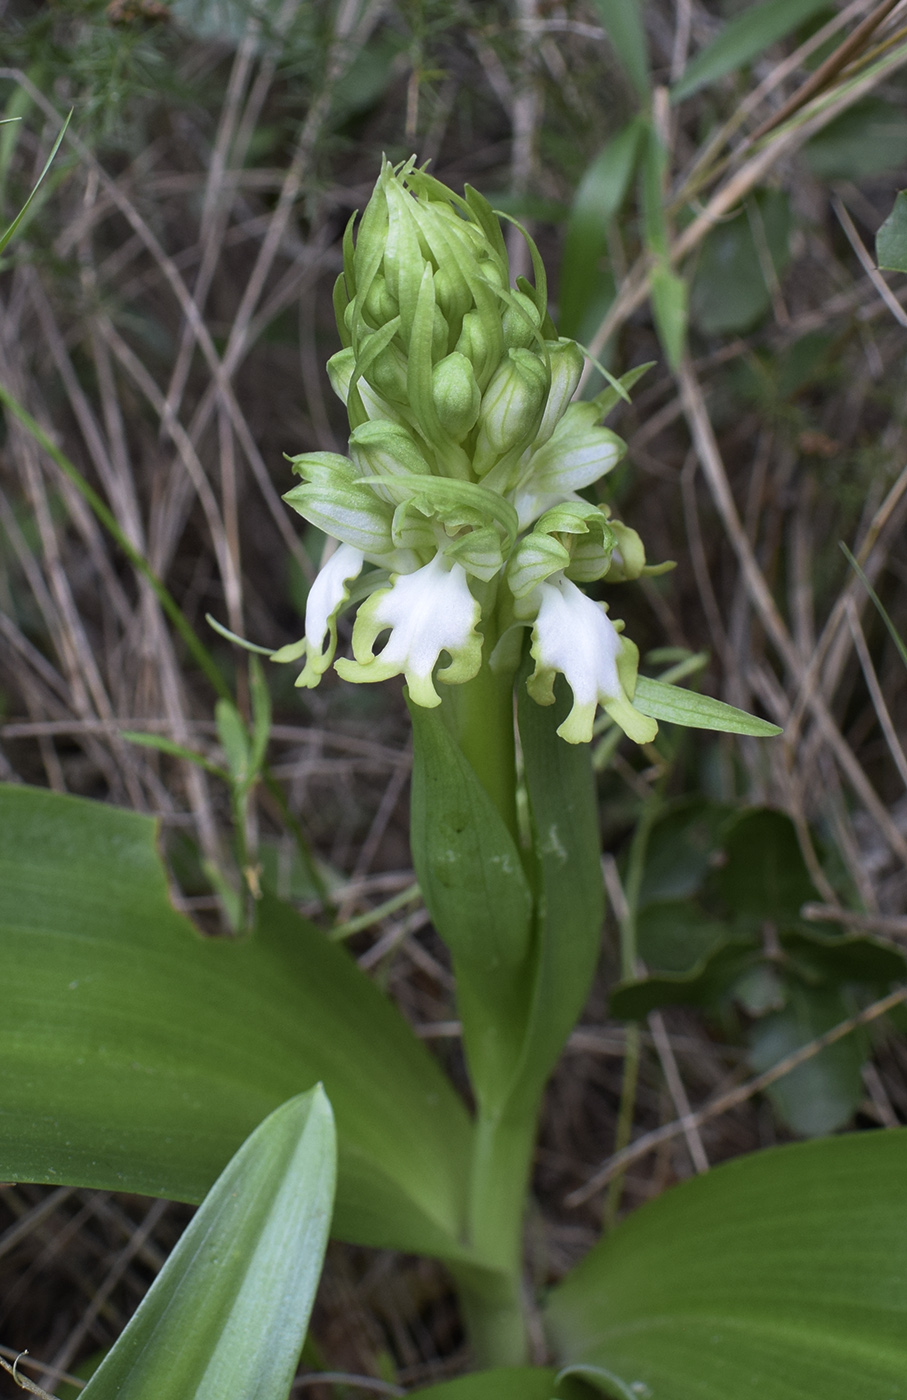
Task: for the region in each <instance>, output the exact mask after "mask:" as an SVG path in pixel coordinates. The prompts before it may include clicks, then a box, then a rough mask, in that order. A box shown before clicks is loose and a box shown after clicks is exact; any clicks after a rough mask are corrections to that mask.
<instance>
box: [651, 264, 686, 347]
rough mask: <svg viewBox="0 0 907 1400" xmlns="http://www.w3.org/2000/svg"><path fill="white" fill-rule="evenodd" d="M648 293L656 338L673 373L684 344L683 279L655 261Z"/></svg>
mask: <svg viewBox="0 0 907 1400" xmlns="http://www.w3.org/2000/svg"><path fill="white" fill-rule="evenodd" d="M650 290H651V297H652V314H653V317H654V319H655V329H656V330H657V331H658V339H659V340H660V341H661V345H662V349H663V350H664V352H665V355H666V357H667V361H668V365H669V367H670V368H671V369H673V370H676V369H677V368H678V366H679V365H680V362H681V360H682V359H683V352H684V349H685V347H686V342H687V317H688V301H689V289H688V287H687V284H686V279H685V278H683V277H681V276H680V274H679V273H677V272H672V271H671V269H670V267H669V266H668V264H667V262H659V263H658V264H657V266H656V267H655V268H654V269H653V271H652V277H651V282H650Z"/></svg>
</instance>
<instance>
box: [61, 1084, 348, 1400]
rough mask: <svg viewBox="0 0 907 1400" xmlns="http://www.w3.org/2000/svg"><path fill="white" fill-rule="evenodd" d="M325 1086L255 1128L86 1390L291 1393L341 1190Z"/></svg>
mask: <svg viewBox="0 0 907 1400" xmlns="http://www.w3.org/2000/svg"><path fill="white" fill-rule="evenodd" d="M336 1157H337V1145H336V1138H335V1134H334V1122H333V1117H332V1115H331V1108H330V1104H329V1103H328V1100H327V1098H326V1096H325V1093H324V1090H323V1089H321V1088H320V1087H317V1088H315V1089H312V1090H310V1091H309V1092H308V1093H307V1094H300V1095H299V1096H298V1097H296V1098H293V1099H290V1100H289V1102H287V1103H285V1104H283V1105H281V1107H280V1108H278V1109H275V1110H274V1112H273V1113H271V1114H270V1115H269V1116H268V1117H267V1118H266V1119H265V1120H264V1122H263V1123H260V1124H259V1126H258V1127H257V1128H256V1129H255V1131H254V1132H253V1133H252V1135H251V1137H249V1138H247V1139H246V1141H245V1142H244V1143H243V1145H242V1147H241V1148H240V1149H239V1151H238V1152H237V1153H236V1154H235V1155H234V1156H233V1157H232V1158H231V1159H230V1161H229V1162H228V1163H227V1166H226V1167H225V1168H224V1170H223V1171H222V1172H221V1174H220V1176H219V1177H218V1178H217V1181H216V1182H215V1183H214V1185H213V1186H212V1187H211V1190H210V1191H209V1192H208V1194H207V1196H206V1197H205V1199H204V1201H203V1202H202V1205H201V1208H200V1209H199V1210H198V1211H197V1213H196V1214H195V1216H194V1217H193V1219H192V1221H191V1222H190V1224H189V1226H188V1228H187V1229H186V1231H185V1232H184V1234H183V1235H182V1238H181V1239H180V1241H179V1243H178V1244H177V1246H176V1248H175V1249H174V1251H173V1253H172V1254H171V1255H170V1258H169V1259H168V1260H167V1263H166V1264H165V1265H164V1267H163V1269H162V1270H161V1272H160V1273H159V1274H158V1276H157V1278H156V1279H155V1281H154V1283H153V1284H152V1286H151V1289H150V1290H149V1292H148V1294H147V1295H146V1297H145V1299H144V1300H143V1302H142V1303H141V1304H140V1306H139V1309H138V1311H137V1312H136V1313H135V1314H134V1316H133V1317H132V1319H131V1321H130V1322H129V1323H128V1325H127V1327H126V1329H125V1331H124V1332H123V1334H122V1336H121V1337H120V1339H119V1340H118V1341H117V1343H116V1345H115V1346H114V1347H113V1349H112V1351H110V1352H109V1353H108V1355H107V1356H106V1358H105V1359H104V1361H103V1362H102V1363H101V1366H100V1369H99V1370H98V1371H97V1372H96V1373H95V1375H94V1377H93V1378H92V1380H91V1381H89V1383H88V1385H87V1386H86V1388H85V1390H84V1392H83V1394H84V1395H85V1397H86V1400H224V1397H225V1396H229V1397H230V1400H285V1397H286V1396H287V1395H288V1394H289V1391H290V1386H291V1384H292V1380H293V1375H294V1373H295V1371H296V1366H297V1363H298V1361H299V1353H300V1352H301V1351H302V1346H303V1343H304V1341H305V1335H306V1328H307V1327H308V1322H309V1314H310V1313H311V1311H312V1304H313V1302H314V1300H315V1291H316V1289H317V1287H318V1280H319V1278H320V1276H321V1265H322V1261H323V1259H324V1251H325V1246H326V1245H327V1239H328V1230H329V1228H330V1223H331V1208H332V1206H333V1201H334V1183H335V1176H336Z"/></svg>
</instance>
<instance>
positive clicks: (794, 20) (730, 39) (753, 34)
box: [671, 0, 828, 102]
mask: <svg viewBox="0 0 907 1400" xmlns="http://www.w3.org/2000/svg"><path fill="white" fill-rule="evenodd" d="M827 9H828V0H763V3H762V4H761V5H749V6H748V7H747V8H746V9H744V10H742V11H741V13H740V14H739V15H736V16H735V17H734V19H732V20H729V21H728V23H727V24H726V25H725V27H724V29H722V31H721V33H720V34H719V35H718V36H717V38H715V39H713V40H712V42H711V43H710V44H708V45H707V46H706V47H705V48H704V49H703V50H702V52H701V53H698V54H697V55H696V57H695V58H694V59H693V60H692V62H691V63H689V64H688V65H687V69H686V72H685V73H684V74H683V77H682V78H681V79H680V81H679V82H678V83H676V84H675V85H674V87H673V88H672V89H671V99H672V101H674V102H682V101H683V99H684V98H685V97H690V96H692V94H693V93H694V92H698V91H699V89H700V88H704V87H708V85H709V84H710V83H714V82H717V80H718V79H719V78H723V77H724V76H725V74H727V73H733V72H734V71H735V70H736V69H738V68H742V67H743V66H744V64H746V63H751V62H752V60H753V59H754V58H757V57H758V56H759V54H761V53H762V52H763V50H764V49H767V48H768V47H769V46H770V45H771V44H776V43H777V42H778V40H779V39H784V38H785V37H786V36H787V35H788V34H790V33H792V32H793V30H795V29H797V28H798V27H799V26H800V25H801V24H803V23H804V22H805V21H806V20H808V19H811V18H812V16H813V15H815V14H818V13H819V12H820V11H821V10H827Z"/></svg>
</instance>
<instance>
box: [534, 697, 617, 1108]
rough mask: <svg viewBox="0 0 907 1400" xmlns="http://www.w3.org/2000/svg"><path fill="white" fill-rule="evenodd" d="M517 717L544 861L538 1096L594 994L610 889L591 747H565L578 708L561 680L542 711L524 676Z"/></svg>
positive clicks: (537, 983) (537, 982)
mask: <svg viewBox="0 0 907 1400" xmlns="http://www.w3.org/2000/svg"><path fill="white" fill-rule="evenodd" d="M517 695H518V700H517V714H518V719H519V730H520V741H521V744H522V750H523V763H524V769H525V777H526V789H527V795H528V798H529V812H530V817H531V821H532V827H533V831H534V833H535V850H536V856H537V860H538V875H537V886H538V890H539V897H538V935H537V936H538V945H537V947H538V952H537V956H536V966H535V972H534V990H533V997H532V1010H531V1019H530V1023H529V1031H528V1035H527V1045H526V1054H525V1062H524V1065H523V1068H522V1081H523V1086H524V1089H525V1092H526V1093H527V1095H529V1096H530V1097H531V1096H532V1095H534V1094H536V1093H537V1092H538V1091H539V1089H540V1088H541V1086H542V1085H543V1084H544V1082H545V1079H546V1078H547V1076H548V1075H549V1074H550V1072H551V1070H552V1069H553V1067H554V1064H555V1063H556V1061H557V1058H558V1055H559V1054H560V1052H561V1049H562V1048H563V1045H564V1042H565V1041H566V1039H567V1036H568V1035H569V1034H570V1031H571V1030H572V1029H573V1027H574V1025H575V1024H576V1021H577V1020H578V1019H579V1016H580V1013H581V1011H582V1009H583V1005H584V1003H585V1001H586V998H587V996H588V995H589V988H590V985H591V982H592V978H593V975H594V973H595V966H596V963H597V961H598V954H599V949H600V946H601V934H602V924H603V921H604V912H605V910H604V889H603V885H602V873H601V838H600V835H599V825H598V802H597V797H596V791H595V778H594V774H593V772H592V763H591V754H590V750H589V745H588V744H565V743H564V741H563V739H560V738H558V735H557V733H556V730H557V727H558V725H559V724H561V723H562V722H563V720H564V719H565V718H566V715H567V712H568V710H569V708H570V703H571V697H570V694H569V689H568V687H567V686H566V684H565V683H564V681H563V678H558V681H557V683H556V687H555V703H554V704H553V705H547V706H542V705H537V704H536V703H535V701H534V700H531V699H530V698H529V695H528V692H527V690H526V686H525V682H524V680H523V679H522V678H521V679H520V682H519V683H518V687H517Z"/></svg>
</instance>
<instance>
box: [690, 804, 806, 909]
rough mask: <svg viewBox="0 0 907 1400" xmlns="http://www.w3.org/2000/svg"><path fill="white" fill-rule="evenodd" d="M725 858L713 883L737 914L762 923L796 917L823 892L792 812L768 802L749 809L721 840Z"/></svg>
mask: <svg viewBox="0 0 907 1400" xmlns="http://www.w3.org/2000/svg"><path fill="white" fill-rule="evenodd" d="M723 850H724V861H723V863H722V865H721V866H720V867H719V868H718V869H717V870H716V871H715V873H714V876H713V878H712V886H713V888H714V891H715V893H716V894H717V896H718V898H719V899H720V900H721V901H722V902H723V903H724V904H725V905H726V906H727V908H728V909H729V910H730V911H731V912H732V913H733V914H734V915H735V916H736V917H737V918H739V919H745V920H748V921H750V922H751V923H753V924H754V926H757V927H761V925H762V923H763V922H764V920H766V919H771V921H772V922H773V923H775V924H784V923H790V922H791V921H792V920H793V921H798V920H799V917H800V910H801V908H802V907H803V905H804V904H806V903H807V902H808V901H809V900H811V899H818V897H819V892H818V890H817V889H816V887H815V885H814V884H813V882H812V878H811V876H810V873H809V871H808V870H807V868H806V862H805V860H804V859H803V853H802V851H801V850H800V843H799V841H798V840H797V829H796V827H795V826H794V824H793V822H792V821H791V819H790V817H788V816H786V815H785V814H784V813H783V812H775V811H772V810H771V809H770V808H768V807H759V808H755V809H754V810H753V811H750V812H747V813H745V815H744V816H742V817H741V818H740V820H739V821H738V822H736V823H735V824H734V826H733V827H732V828H731V830H730V832H729V833H728V835H727V837H726V838H725V840H724V842H723Z"/></svg>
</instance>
